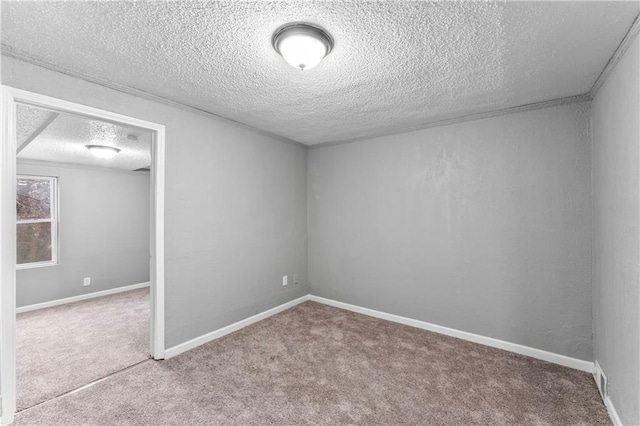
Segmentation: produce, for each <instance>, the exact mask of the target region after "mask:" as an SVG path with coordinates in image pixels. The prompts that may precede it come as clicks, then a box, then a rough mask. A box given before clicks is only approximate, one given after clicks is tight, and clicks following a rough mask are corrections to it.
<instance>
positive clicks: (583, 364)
mask: <svg viewBox="0 0 640 426" xmlns="http://www.w3.org/2000/svg"><path fill="white" fill-rule="evenodd" d="M309 300H312V301H314V302H318V303H322V304H325V305H329V306H333V307H335V308H340V309H346V310H348V311H352V312H357V313H359V314H363V315H368V316H371V317H375V318H380V319H383V320H387V321H393V322H397V323H399V324H404V325H409V326H411V327H416V328H421V329H423V330H429V331H433V332H435V333H439V334H444V335H447V336H451V337H456V338H458V339H462V340H467V341H469V342H474V343H480V344H481V345H485V346H491V347H493V348H498V349H502V350H505V351H509V352H515V353H517V354H520V355H526V356H530V357H532V358H536V359H540V360H543V361H547V362H551V363H554V364H559V365H563V366H565V367H569V368H574V369H576V370H582V371H587V372H589V373H593V369H594V367H593V362H591V361H583V360H581V359H577V358H571V357H568V356H566V355H560V354H556V353H553V352H548V351H544V350H542V349H536V348H532V347H529V346H523V345H519V344H517V343H511V342H506V341H504V340H499V339H494V338H492V337H486V336H482V335H479V334H474V333H469V332H466V331H461V330H456V329H454V328H449V327H443V326H441V325H436V324H431V323H428V322H425V321H420V320H415V319H411V318H407V317H402V316H399V315H394V314H388V313H386V312H380V311H376V310H374V309H369V308H363V307H361V306H356V305H351V304H349V303H344V302H338V301H337V300H332V299H327V298H324V297H319V296H313V295H311V296H309Z"/></svg>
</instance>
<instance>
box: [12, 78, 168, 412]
mask: <svg viewBox="0 0 640 426" xmlns="http://www.w3.org/2000/svg"><path fill="white" fill-rule="evenodd" d="M2 98H3V114H2V130H3V134H2V152H1V154H0V156H1V157H0V158H1V160H2V173H1V176H0V182H1V186H0V188H1V196H2V200H1V201H2V209H1V213H0V221H1V232H2V245H1V246H0V260H1V264H0V268H1V269H0V272H1V278H2V285H1V288H0V304H1V309H2V314H1V316H0V322H1V337H0V339H1V340H0V344H1V346H2V348H1V350H0V369H1V371H0V394H1V395H2V423H3V424H7V423H9V422H11V421H12V420H13V416H14V413H15V412H16V411H20V410H22V409H26V408H29V407H31V406H34V405H37V404H39V403H42V402H44V401H46V400H48V399H50V398H52V397H55V396H58V395H60V394H63V393H65V392H68V391H72V390H73V389H75V388H77V387H81V386H83V385H86V384H89V383H91V382H93V381H95V380H98V379H101V378H102V377H105V376H107V375H109V374H112V373H114V372H116V371H119V370H121V369H123V368H127V367H129V366H131V365H133V364H135V363H137V362H142V361H144V360H145V359H148V357H149V356H150V357H153V358H155V359H162V358H164V247H163V246H164V244H163V242H164V235H163V228H164V226H163V223H164V217H163V211H164V198H163V193H164V126H162V125H158V124H155V123H150V122H146V121H143V120H139V119H135V118H132V117H127V116H123V115H119V114H114V113H111V112H107V111H102V110H98V109H95V108H90V107H86V106H83V105H78V104H74V103H70V102H66V101H61V100H58V99H54V98H50V97H46V96H41V95H38V94H34V93H30V92H26V91H22V90H18V89H13V88H9V87H5V86H3V88H2ZM94 146H97V148H96V147H94ZM105 157H111V158H110V159H106V158H105ZM16 315H17V316H16ZM145 336H148V339H147V338H145ZM47 359H49V360H51V361H50V362H45V360H47ZM53 365H56V366H57V367H59V368H60V370H62V371H56V370H55V369H53V368H52V366H53ZM65 370H66V372H67V374H62V375H61V373H62V372H63V371H65ZM71 372H73V373H72V374H69V373H71Z"/></svg>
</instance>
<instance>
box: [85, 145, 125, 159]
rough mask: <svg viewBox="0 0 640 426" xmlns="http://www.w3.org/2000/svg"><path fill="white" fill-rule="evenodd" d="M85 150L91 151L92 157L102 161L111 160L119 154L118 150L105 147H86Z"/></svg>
mask: <svg viewBox="0 0 640 426" xmlns="http://www.w3.org/2000/svg"><path fill="white" fill-rule="evenodd" d="M86 148H87V149H88V150H89V151H91V153H92V154H93V155H95V156H96V157H98V158H101V159H103V160H108V159H110V158H113V157H115V156H116V154H117V153H119V152H120V150H119V149H118V148H115V147H113V146H106V145H86Z"/></svg>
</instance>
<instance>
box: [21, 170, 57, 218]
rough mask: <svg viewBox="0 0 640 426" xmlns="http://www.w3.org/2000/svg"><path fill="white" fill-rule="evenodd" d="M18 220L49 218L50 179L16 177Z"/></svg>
mask: <svg viewBox="0 0 640 426" xmlns="http://www.w3.org/2000/svg"><path fill="white" fill-rule="evenodd" d="M16 210H17V214H18V220H19V221H20V220H26V219H49V218H51V181H49V180H39V179H21V178H18V189H17V191H16Z"/></svg>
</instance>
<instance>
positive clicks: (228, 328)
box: [164, 295, 309, 359]
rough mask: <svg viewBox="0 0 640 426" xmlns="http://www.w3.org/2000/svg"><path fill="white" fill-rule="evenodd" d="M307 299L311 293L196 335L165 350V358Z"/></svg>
mask: <svg viewBox="0 0 640 426" xmlns="http://www.w3.org/2000/svg"><path fill="white" fill-rule="evenodd" d="M307 300H309V295H306V296H302V297H299V298H297V299H294V300H292V301H290V302H287V303H283V304H282V305H279V306H276V307H275V308H271V309H269V310H267V311H264V312H261V313H259V314H256V315H254V316H252V317H249V318H246V319H243V320H241V321H238V322H235V323H233V324H231V325H228V326H226V327H222V328H219V329H218V330H215V331H212V332H211V333H207V334H204V335H202V336H200V337H196V338H195V339H191V340H188V341H186V342H184V343H181V344H179V345H176V346H173V347H171V348H168V349H166V350H165V351H164V357H165V359H169V358H172V357H174V356H176V355H179V354H181V353H183V352H186V351H188V350H189V349H193V348H195V347H197V346H200V345H204V344H205V343H208V342H210V341H212V340H215V339H219V338H220V337H222V336H226V335H227V334H229V333H233V332H234V331H238V330H240V329H241V328H244V327H246V326H248V325H251V324H253V323H256V322H258V321H261V320H263V319H266V318H269V317H270V316H273V315H275V314H277V313H280V312H282V311H285V310H287V309H289V308H292V307H294V306H296V305H299V304H300V303H303V302H306V301H307Z"/></svg>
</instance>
